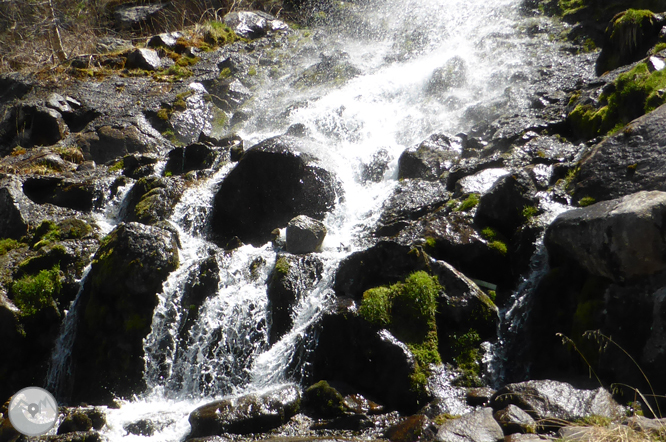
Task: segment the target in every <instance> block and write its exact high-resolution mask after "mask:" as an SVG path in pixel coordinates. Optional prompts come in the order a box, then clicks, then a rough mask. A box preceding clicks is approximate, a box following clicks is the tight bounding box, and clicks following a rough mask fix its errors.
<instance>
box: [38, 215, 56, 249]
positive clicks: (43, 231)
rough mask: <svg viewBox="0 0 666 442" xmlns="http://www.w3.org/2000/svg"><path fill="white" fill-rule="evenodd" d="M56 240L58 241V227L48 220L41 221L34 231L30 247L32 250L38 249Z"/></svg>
mask: <svg viewBox="0 0 666 442" xmlns="http://www.w3.org/2000/svg"><path fill="white" fill-rule="evenodd" d="M58 240H60V229H59V228H58V225H57V224H56V223H54V222H53V221H50V220H46V221H42V222H41V223H40V224H39V226H37V228H36V229H35V233H34V235H33V238H32V243H33V244H32V247H33V248H34V249H39V248H41V247H44V246H47V245H49V244H51V243H52V242H54V241H58Z"/></svg>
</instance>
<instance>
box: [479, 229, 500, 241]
mask: <svg viewBox="0 0 666 442" xmlns="http://www.w3.org/2000/svg"><path fill="white" fill-rule="evenodd" d="M497 235H498V233H497V230H495V229H493V228H492V227H484V228H483V229H482V230H481V236H482V237H483V238H484V239H487V240H488V241H492V240H494V239H496V238H497Z"/></svg>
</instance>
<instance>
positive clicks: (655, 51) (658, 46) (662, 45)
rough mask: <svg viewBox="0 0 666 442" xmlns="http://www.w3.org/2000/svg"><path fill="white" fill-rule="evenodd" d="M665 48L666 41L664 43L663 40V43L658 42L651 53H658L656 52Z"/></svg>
mask: <svg viewBox="0 0 666 442" xmlns="http://www.w3.org/2000/svg"><path fill="white" fill-rule="evenodd" d="M664 49H666V43H663V42H662V43H657V44H656V45H655V46H654V47H653V48H652V49H651V50H650V53H652V54H656V53H658V52H661V51H663V50H664Z"/></svg>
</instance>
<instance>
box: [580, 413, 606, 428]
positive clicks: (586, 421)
mask: <svg viewBox="0 0 666 442" xmlns="http://www.w3.org/2000/svg"><path fill="white" fill-rule="evenodd" d="M612 422H613V420H612V419H611V418H609V417H606V416H599V415H596V414H593V415H591V416H585V417H583V418H580V419H576V420H575V421H574V423H575V424H579V425H591V426H594V427H607V426H609V425H610V424H611V423H612Z"/></svg>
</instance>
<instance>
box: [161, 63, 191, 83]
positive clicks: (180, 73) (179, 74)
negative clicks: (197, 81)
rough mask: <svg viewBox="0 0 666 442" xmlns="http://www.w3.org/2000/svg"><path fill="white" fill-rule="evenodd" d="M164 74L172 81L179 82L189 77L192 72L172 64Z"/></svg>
mask: <svg viewBox="0 0 666 442" xmlns="http://www.w3.org/2000/svg"><path fill="white" fill-rule="evenodd" d="M166 74H167V75H171V76H173V77H174V80H180V79H183V78H188V77H191V76H192V71H191V70H190V69H189V68H187V67H184V66H180V65H178V64H174V65H173V66H171V67H170V68H169V69H167V70H166Z"/></svg>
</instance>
